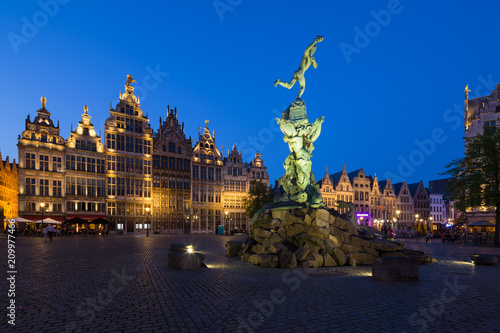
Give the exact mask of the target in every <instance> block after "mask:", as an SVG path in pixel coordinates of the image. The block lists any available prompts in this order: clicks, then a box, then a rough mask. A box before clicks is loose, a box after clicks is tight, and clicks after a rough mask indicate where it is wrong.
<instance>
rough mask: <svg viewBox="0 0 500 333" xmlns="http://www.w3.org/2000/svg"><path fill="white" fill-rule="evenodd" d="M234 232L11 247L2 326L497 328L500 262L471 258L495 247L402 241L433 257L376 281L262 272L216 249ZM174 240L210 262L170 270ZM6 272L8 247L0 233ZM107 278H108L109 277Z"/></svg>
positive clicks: (353, 275)
mask: <svg viewBox="0 0 500 333" xmlns="http://www.w3.org/2000/svg"><path fill="white" fill-rule="evenodd" d="M244 239H245V237H244V236H230V237H226V236H219V235H182V236H174V235H171V236H158V235H154V236H150V237H144V236H133V235H125V236H114V235H113V236H110V237H74V238H71V237H68V238H64V237H61V238H55V239H54V241H53V242H44V241H43V240H42V239H40V238H33V237H20V238H18V239H17V242H16V251H17V253H16V256H17V257H16V264H17V271H18V274H17V281H16V298H15V299H16V305H17V306H22V309H20V310H18V311H17V312H16V326H15V327H13V326H11V325H8V324H7V317H6V313H7V312H6V310H5V309H6V306H7V304H8V303H7V302H8V299H7V298H6V297H5V295H7V287H8V284H7V280H6V279H5V278H4V279H2V283H1V284H0V285H1V286H2V290H1V295H2V297H1V298H0V299H1V303H2V309H4V310H2V311H3V313H2V325H1V326H0V331H1V332H237V331H240V332H251V331H255V332H432V331H440V332H466V331H473V332H495V331H496V332H498V331H499V330H500V316H499V315H498V309H499V308H500V287H499V286H500V268H499V267H488V266H474V265H472V264H471V263H470V259H469V256H470V255H471V254H474V253H487V254H500V249H496V248H487V247H472V246H467V245H462V246H461V245H457V244H442V243H436V242H435V243H432V244H426V243H417V242H408V243H406V246H407V247H408V248H411V249H414V250H421V251H426V252H427V253H428V254H429V255H431V256H433V257H435V258H436V259H438V261H439V262H438V263H436V264H431V265H427V266H421V267H420V281H415V282H380V281H374V280H373V279H372V277H371V267H323V268H311V269H269V268H262V267H258V266H254V265H252V264H249V263H244V262H241V261H240V260H239V259H236V258H228V257H227V256H226V248H225V247H224V244H225V242H226V241H227V240H244ZM172 243H185V244H193V245H194V248H195V251H199V252H201V253H203V254H204V255H205V256H206V258H205V264H207V266H208V268H202V269H199V270H193V271H180V270H176V269H173V268H170V267H168V263H167V252H168V248H169V247H170V245H171V244H172ZM0 248H1V251H2V252H1V253H4V254H5V255H3V256H2V257H3V258H4V259H2V261H1V263H0V267H1V269H2V271H3V272H4V273H3V274H4V275H6V273H5V272H6V271H7V242H6V240H5V239H0ZM110 281H111V282H110Z"/></svg>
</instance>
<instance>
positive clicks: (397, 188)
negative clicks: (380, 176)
mask: <svg viewBox="0 0 500 333" xmlns="http://www.w3.org/2000/svg"><path fill="white" fill-rule="evenodd" d="M393 187H394V193H395V195H396V218H397V219H398V221H399V223H400V224H401V225H402V226H404V227H406V228H411V226H412V224H413V222H414V221H415V210H414V208H413V197H412V195H411V192H410V189H409V188H408V184H407V183H406V180H405V181H404V182H402V183H397V184H394V185H393ZM398 211H399V214H397V212H398Z"/></svg>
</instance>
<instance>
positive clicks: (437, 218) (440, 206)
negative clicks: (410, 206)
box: [427, 190, 447, 224]
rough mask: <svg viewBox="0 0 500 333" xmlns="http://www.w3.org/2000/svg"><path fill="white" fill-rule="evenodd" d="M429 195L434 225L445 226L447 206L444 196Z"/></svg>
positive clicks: (437, 194)
mask: <svg viewBox="0 0 500 333" xmlns="http://www.w3.org/2000/svg"><path fill="white" fill-rule="evenodd" d="M427 192H428V193H429V208H430V214H431V217H432V223H440V224H444V223H445V222H446V221H447V212H446V205H445V202H444V199H443V194H440V193H432V192H431V191H429V190H428V191H427Z"/></svg>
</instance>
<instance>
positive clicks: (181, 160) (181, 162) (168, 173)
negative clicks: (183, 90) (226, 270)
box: [152, 107, 193, 234]
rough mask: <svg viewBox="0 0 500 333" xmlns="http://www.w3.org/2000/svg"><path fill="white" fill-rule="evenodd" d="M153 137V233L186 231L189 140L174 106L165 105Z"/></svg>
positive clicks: (189, 175) (188, 195) (189, 203)
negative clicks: (164, 113) (165, 110)
mask: <svg viewBox="0 0 500 333" xmlns="http://www.w3.org/2000/svg"><path fill="white" fill-rule="evenodd" d="M167 114H168V115H167V117H165V119H164V120H162V119H161V118H160V127H159V129H158V133H156V134H155V136H154V139H153V211H152V221H153V232H155V233H160V234H182V233H189V232H190V228H191V223H190V222H191V211H190V210H191V157H192V154H193V148H192V140H191V138H189V139H186V135H185V133H184V123H182V125H180V124H179V121H178V119H177V108H175V109H173V110H171V109H170V108H169V107H167Z"/></svg>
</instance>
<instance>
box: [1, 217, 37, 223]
mask: <svg viewBox="0 0 500 333" xmlns="http://www.w3.org/2000/svg"><path fill="white" fill-rule="evenodd" d="M9 220H14V221H16V222H25V223H33V221H31V220H28V219H25V218H23V217H19V216H18V217H14V218H13V219H5V222H9Z"/></svg>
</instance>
